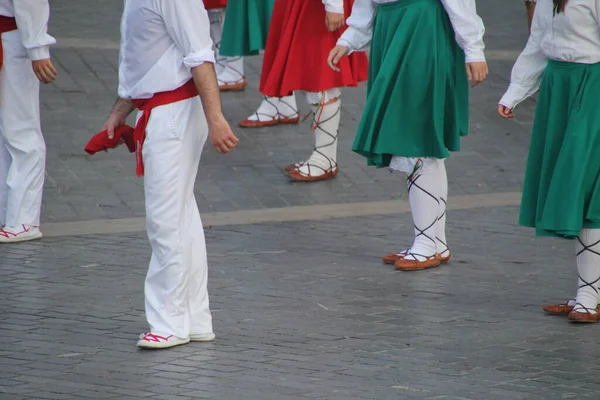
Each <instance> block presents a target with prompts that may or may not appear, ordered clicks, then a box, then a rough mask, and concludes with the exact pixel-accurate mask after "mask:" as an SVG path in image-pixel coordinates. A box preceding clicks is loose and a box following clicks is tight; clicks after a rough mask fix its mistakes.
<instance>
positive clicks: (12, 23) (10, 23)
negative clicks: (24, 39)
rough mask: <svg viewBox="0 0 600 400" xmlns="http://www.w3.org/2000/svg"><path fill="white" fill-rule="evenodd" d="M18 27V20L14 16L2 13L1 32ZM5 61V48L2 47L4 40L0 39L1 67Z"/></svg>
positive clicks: (0, 18) (0, 16)
mask: <svg viewBox="0 0 600 400" xmlns="http://www.w3.org/2000/svg"><path fill="white" fill-rule="evenodd" d="M16 29H17V21H16V20H15V19H14V18H13V17H5V16H4V15H0V34H2V33H4V32H10V31H14V30H16ZM3 61H4V50H3V49H2V40H1V39H0V69H1V68H2V63H3Z"/></svg>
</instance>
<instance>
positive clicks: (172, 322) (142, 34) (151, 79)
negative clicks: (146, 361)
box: [105, 0, 238, 348]
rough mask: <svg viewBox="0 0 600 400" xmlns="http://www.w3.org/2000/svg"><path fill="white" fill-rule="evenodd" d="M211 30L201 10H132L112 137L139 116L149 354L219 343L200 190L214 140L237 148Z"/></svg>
mask: <svg viewBox="0 0 600 400" xmlns="http://www.w3.org/2000/svg"><path fill="white" fill-rule="evenodd" d="M209 30H210V23H209V19H208V16H207V13H206V10H205V9H204V6H203V4H202V2H200V1H197V0H177V1H173V0H125V8H124V11H123V17H122V22H121V57H120V65H119V99H118V100H117V102H116V103H115V105H114V107H113V111H112V113H111V115H110V117H109V119H108V121H107V122H106V124H105V129H107V131H108V136H109V138H112V137H113V135H114V130H115V128H117V127H119V126H121V125H124V124H125V119H126V117H127V116H128V115H129V114H130V113H131V112H132V111H133V110H134V109H135V108H138V109H140V112H139V113H138V122H137V125H136V133H135V142H136V146H137V157H138V175H141V174H145V180H144V191H145V196H146V224H147V231H148V238H149V240H150V244H151V247H152V258H151V260H150V266H149V268H148V274H147V277H146V284H145V296H146V317H147V319H148V323H149V325H150V331H149V332H146V333H143V334H141V335H140V337H139V340H138V346H139V347H142V348H167V347H173V346H177V345H180V344H185V343H188V342H189V341H211V340H213V339H214V338H215V335H214V334H213V328H212V320H211V314H210V309H209V301H208V291H207V257H206V245H205V239H204V231H203V227H202V222H201V220H200V213H199V212H198V207H197V205H196V200H195V198H194V182H195V179H196V173H197V169H198V164H199V161H200V155H201V153H202V148H203V146H204V143H205V142H206V139H207V138H210V140H211V142H212V144H213V145H214V146H215V148H216V149H217V151H219V152H220V153H227V152H229V151H231V150H232V149H233V148H234V147H235V146H236V143H237V142H238V139H237V138H236V137H235V136H234V134H233V133H232V131H231V129H230V127H229V124H228V123H227V121H226V120H225V118H224V117H223V113H222V111H221V100H220V95H219V87H218V84H217V79H216V75H215V71H214V66H213V64H214V62H215V58H214V52H213V49H212V47H213V43H212V41H211V39H210V34H209ZM198 93H199V94H200V97H198Z"/></svg>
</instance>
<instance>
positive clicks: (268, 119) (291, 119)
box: [239, 95, 300, 128]
mask: <svg viewBox="0 0 600 400" xmlns="http://www.w3.org/2000/svg"><path fill="white" fill-rule="evenodd" d="M298 121H300V112H299V111H298V107H297V106H296V98H295V97H294V95H292V96H287V97H281V98H279V97H268V96H265V98H264V100H263V101H262V102H261V103H260V106H259V107H258V109H257V110H256V111H255V112H254V113H253V114H252V115H250V116H249V117H248V118H246V119H245V120H243V121H241V122H240V123H239V125H240V126H241V127H242V128H262V127H265V126H273V125H279V124H297V123H298Z"/></svg>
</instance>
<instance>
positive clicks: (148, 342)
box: [137, 332, 190, 349]
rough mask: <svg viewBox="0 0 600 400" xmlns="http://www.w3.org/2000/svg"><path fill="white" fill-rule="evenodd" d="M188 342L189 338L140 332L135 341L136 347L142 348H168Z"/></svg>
mask: <svg viewBox="0 0 600 400" xmlns="http://www.w3.org/2000/svg"><path fill="white" fill-rule="evenodd" d="M189 342H190V338H189V337H187V338H185V339H182V338H180V337H177V336H173V335H159V334H157V333H152V332H146V333H142V334H141V335H140V337H139V340H138V342H137V347H140V348H142V349H168V348H169V347H175V346H179V345H182V344H186V343H189Z"/></svg>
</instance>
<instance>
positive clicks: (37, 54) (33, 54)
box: [27, 46, 50, 61]
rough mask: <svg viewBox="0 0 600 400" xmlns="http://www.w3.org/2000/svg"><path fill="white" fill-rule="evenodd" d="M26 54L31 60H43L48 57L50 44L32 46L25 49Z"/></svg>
mask: <svg viewBox="0 0 600 400" xmlns="http://www.w3.org/2000/svg"><path fill="white" fill-rule="evenodd" d="M27 54H28V55H29V59H30V60H31V61H38V60H45V59H47V58H50V46H43V47H34V48H32V49H27Z"/></svg>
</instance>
